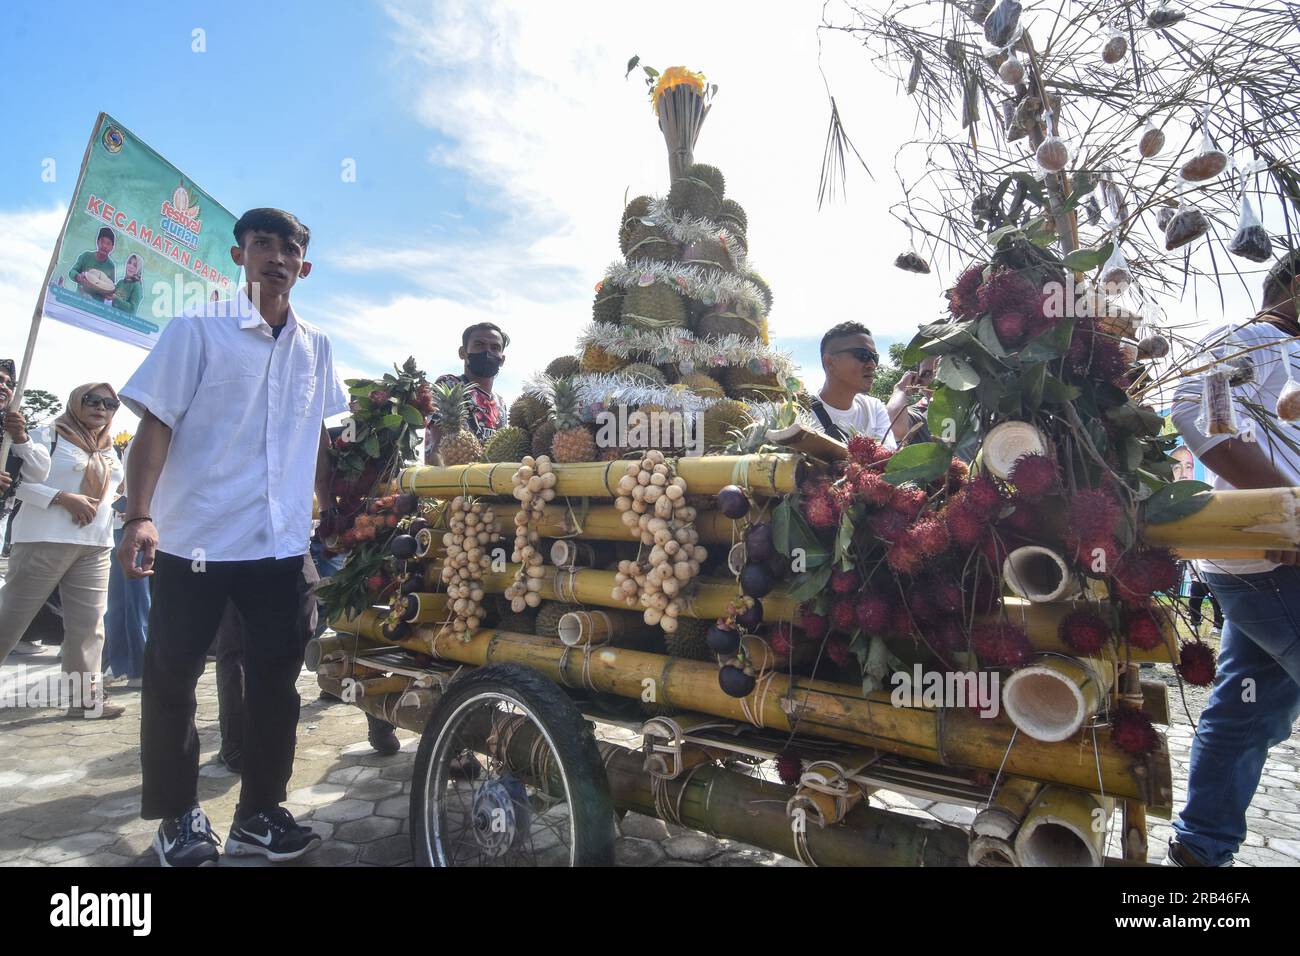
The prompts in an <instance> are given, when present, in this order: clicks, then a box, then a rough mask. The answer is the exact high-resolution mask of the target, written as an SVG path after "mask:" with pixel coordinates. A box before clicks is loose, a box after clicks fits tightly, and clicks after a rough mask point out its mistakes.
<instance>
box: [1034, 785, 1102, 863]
mask: <svg viewBox="0 0 1300 956" xmlns="http://www.w3.org/2000/svg"><path fill="white" fill-rule="evenodd" d="M1114 810H1115V801H1114V800H1112V799H1111V798H1110V797H1105V798H1102V797H1099V796H1097V795H1096V794H1091V793H1084V792H1083V791H1081V790H1067V789H1064V788H1062V787H1044V788H1043V790H1042V792H1041V793H1040V794H1039V795H1038V798H1037V799H1036V800H1035V801H1034V805H1033V806H1032V807H1030V808H1029V812H1028V813H1027V814H1026V815H1025V821H1024V823H1022V824H1021V825H1020V831H1019V832H1018V833H1017V834H1016V842H1015V847H1016V856H1017V857H1018V858H1019V860H1020V865H1021V866H1103V865H1104V864H1105V862H1106V857H1105V847H1106V833H1107V830H1108V824H1109V822H1110V815H1111V813H1113V812H1114Z"/></svg>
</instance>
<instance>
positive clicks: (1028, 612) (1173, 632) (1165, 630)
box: [983, 597, 1178, 664]
mask: <svg viewBox="0 0 1300 956" xmlns="http://www.w3.org/2000/svg"><path fill="white" fill-rule="evenodd" d="M1085 606H1086V605H1084V604H1069V603H1064V602H1062V603H1052V604H1035V603H1033V602H1031V601H1026V600H1024V599H1023V598H1016V597H1006V598H1003V599H1002V610H1003V611H1004V612H1005V613H1006V617H1007V620H1009V621H1010V622H1011V623H1013V624H1018V625H1020V626H1021V627H1023V628H1024V629H1025V632H1026V633H1028V635H1029V640H1030V642H1031V643H1032V644H1033V645H1034V650H1036V651H1039V652H1040V653H1056V654H1064V655H1066V656H1068V657H1073V656H1076V655H1077V653H1078V652H1077V651H1075V650H1073V649H1072V648H1071V647H1070V645H1068V644H1066V643H1065V641H1063V640H1061V637H1060V627H1061V620H1062V619H1063V618H1064V617H1065V616H1066V615H1067V614H1069V613H1070V612H1072V611H1076V610H1078V609H1079V608H1080V607H1085ZM1152 613H1153V614H1154V615H1155V617H1156V620H1157V622H1158V623H1159V624H1160V630H1161V633H1162V634H1164V638H1165V640H1164V643H1163V644H1161V645H1160V646H1158V647H1155V648H1152V649H1151V650H1143V649H1141V648H1139V647H1129V648H1127V649H1126V651H1125V654H1126V655H1127V656H1126V660H1130V661H1134V662H1138V663H1144V664H1145V663H1155V664H1170V663H1173V662H1175V661H1177V659H1178V629H1177V626H1176V623H1175V621H1174V616H1173V614H1172V612H1170V611H1169V610H1168V609H1167V608H1161V607H1156V608H1153V609H1152ZM998 617H999V615H998V613H997V612H994V613H993V614H990V615H985V616H984V618H983V619H984V620H987V621H993V620H996V619H997V618H998Z"/></svg>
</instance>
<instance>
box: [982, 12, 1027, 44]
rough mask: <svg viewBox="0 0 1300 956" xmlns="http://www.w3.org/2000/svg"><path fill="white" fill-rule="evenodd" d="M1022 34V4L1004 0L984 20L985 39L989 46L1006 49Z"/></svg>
mask: <svg viewBox="0 0 1300 956" xmlns="http://www.w3.org/2000/svg"><path fill="white" fill-rule="evenodd" d="M1019 36H1020V4H1019V3H1017V2H1016V0H1002V2H1001V3H999V4H998V5H997V6H996V7H994V8H993V12H992V13H990V14H989V15H988V17H987V18H986V19H985V20H984V39H986V40H988V42H989V46H992V47H996V48H997V49H999V50H1001V49H1005V48H1006V47H1009V46H1011V44H1013V43H1015V42H1016V39H1017V38H1018V37H1019Z"/></svg>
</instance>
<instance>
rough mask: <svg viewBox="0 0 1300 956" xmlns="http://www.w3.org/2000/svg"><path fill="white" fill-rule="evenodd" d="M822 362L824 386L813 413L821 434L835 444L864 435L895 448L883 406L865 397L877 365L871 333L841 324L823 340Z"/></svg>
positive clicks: (857, 325) (858, 325)
mask: <svg viewBox="0 0 1300 956" xmlns="http://www.w3.org/2000/svg"><path fill="white" fill-rule="evenodd" d="M821 358H822V370H823V371H824V372H825V373H826V383H825V384H824V385H822V388H821V391H820V392H818V393H817V399H816V400H814V401H813V409H812V410H813V414H814V415H816V416H817V420H818V422H820V423H821V427H822V432H823V433H824V434H825V435H827V436H828V437H830V438H834V439H837V440H838V441H847V440H848V439H850V438H852V437H853V436H854V435H866V436H868V437H869V438H874V439H875V440H876V441H878V442H880V443H881V444H882V445H884V446H885V447H886V448H895V447H897V444H898V443H897V442H896V441H895V440H894V434H893V430H892V429H891V427H890V415H889V412H888V410H886V408H885V403H884V402H882V401H881V400H880V399H878V398H875V397H873V396H871V395H869V394H867V393H868V392H869V391H870V390H871V386H872V383H874V382H875V380H876V369H877V368H878V367H879V365H880V353H879V352H877V351H876V342H875V339H873V338H872V337H871V330H870V329H868V328H867V327H866V326H865V325H863V324H862V323H861V322H841V323H840V324H839V325H837V326H835V327H834V328H832V329H831V330H830V331H828V332H827V333H826V334H825V335H823V336H822V342H821Z"/></svg>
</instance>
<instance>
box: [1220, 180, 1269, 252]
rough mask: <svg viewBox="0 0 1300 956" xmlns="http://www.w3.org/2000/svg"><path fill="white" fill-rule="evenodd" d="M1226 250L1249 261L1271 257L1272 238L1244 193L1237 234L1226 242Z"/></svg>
mask: <svg viewBox="0 0 1300 956" xmlns="http://www.w3.org/2000/svg"><path fill="white" fill-rule="evenodd" d="M1228 251H1229V252H1231V253H1232V254H1233V255H1234V256H1241V257H1242V258H1243V259H1249V260H1250V261H1251V262H1267V261H1268V260H1269V259H1271V258H1272V257H1273V240H1272V239H1270V238H1269V237H1268V232H1267V230H1265V229H1264V224H1263V223H1262V222H1260V221H1259V217H1258V216H1256V215H1255V208H1254V207H1253V206H1252V205H1251V204H1250V199H1249V198H1248V197H1247V196H1246V194H1245V193H1242V195H1241V219H1240V220H1239V221H1238V222H1237V234H1236V235H1235V236H1233V237H1232V242H1230V243H1228Z"/></svg>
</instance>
